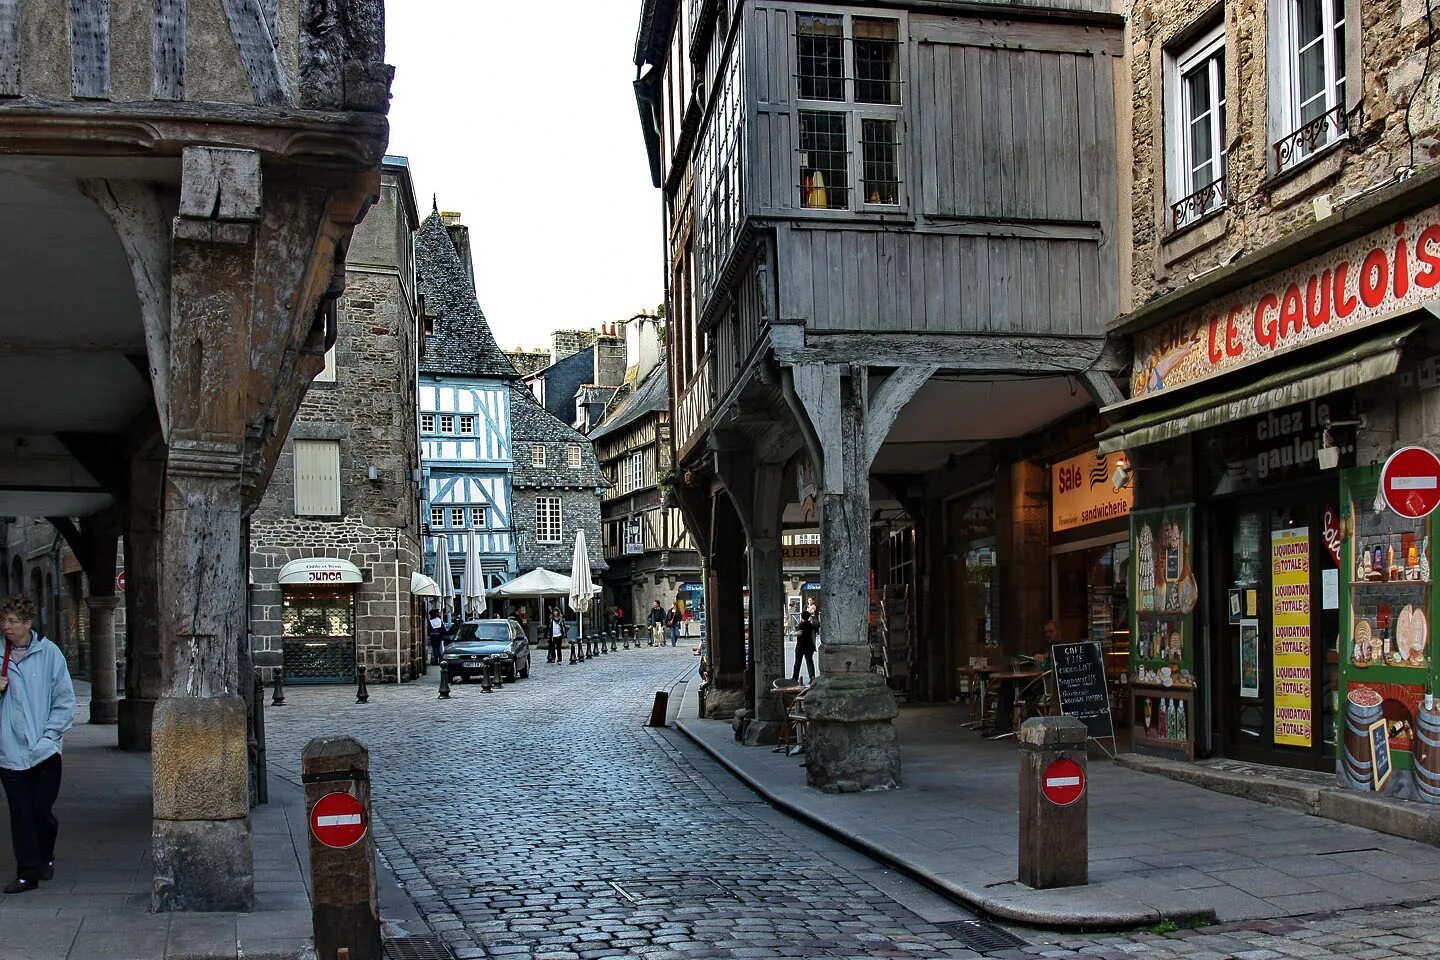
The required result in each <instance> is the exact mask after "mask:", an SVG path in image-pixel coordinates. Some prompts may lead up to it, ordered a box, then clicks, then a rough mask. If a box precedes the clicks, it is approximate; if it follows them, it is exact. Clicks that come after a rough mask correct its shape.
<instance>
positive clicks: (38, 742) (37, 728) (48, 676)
mask: <svg viewBox="0 0 1440 960" xmlns="http://www.w3.org/2000/svg"><path fill="white" fill-rule="evenodd" d="M34 622H35V604H34V602H33V601H32V600H31V599H30V598H29V597H26V596H23V595H18V594H17V595H16V596H13V597H8V598H6V599H5V600H3V601H0V634H4V637H5V659H4V661H3V662H0V784H3V785H4V787H5V799H6V801H7V802H8V803H9V805H10V839H11V842H12V843H13V844H14V847H15V879H14V880H12V881H11V882H10V883H8V884H6V885H5V887H4V891H5V892H6V893H27V892H29V891H31V890H34V889H35V888H36V887H38V886H39V885H40V881H42V880H50V879H52V878H53V877H54V876H55V837H56V835H57V834H58V832H59V829H60V824H59V823H58V822H57V821H56V819H55V813H54V806H55V800H56V798H57V797H59V795H60V753H61V750H62V749H63V748H64V739H65V731H66V730H69V729H70V726H71V724H73V723H74V721H75V688H74V686H73V685H72V684H71V683H70V670H69V669H68V668H67V667H66V665H65V654H63V653H61V652H60V648H59V647H57V646H55V644H53V643H51V642H50V641H49V640H47V639H45V638H44V637H42V636H40V635H39V634H38V633H36V632H35V630H34V629H33V628H32V625H33V624H34Z"/></svg>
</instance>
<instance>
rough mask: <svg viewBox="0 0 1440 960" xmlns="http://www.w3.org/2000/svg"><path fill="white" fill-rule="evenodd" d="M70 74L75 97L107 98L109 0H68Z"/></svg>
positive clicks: (108, 82)
mask: <svg viewBox="0 0 1440 960" xmlns="http://www.w3.org/2000/svg"><path fill="white" fill-rule="evenodd" d="M70 77H71V84H72V89H73V90H74V92H75V97H76V99H78V100H106V99H109V97H110V0H70Z"/></svg>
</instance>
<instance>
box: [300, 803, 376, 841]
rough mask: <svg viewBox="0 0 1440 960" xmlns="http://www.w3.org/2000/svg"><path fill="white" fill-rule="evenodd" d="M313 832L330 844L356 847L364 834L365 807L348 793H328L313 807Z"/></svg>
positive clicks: (320, 839) (311, 820)
mask: <svg viewBox="0 0 1440 960" xmlns="http://www.w3.org/2000/svg"><path fill="white" fill-rule="evenodd" d="M310 832H311V833H313V834H315V839H316V840H319V841H320V842H321V843H323V844H325V846H327V847H334V848H336V849H337V850H343V849H345V848H346V847H353V846H355V844H357V843H359V842H360V838H361V837H363V836H365V808H364V807H362V806H361V805H360V801H359V800H356V799H355V798H354V797H352V796H350V794H348V793H327V794H325V796H323V797H321V798H320V799H319V800H316V801H315V806H314V807H312V808H311V809H310Z"/></svg>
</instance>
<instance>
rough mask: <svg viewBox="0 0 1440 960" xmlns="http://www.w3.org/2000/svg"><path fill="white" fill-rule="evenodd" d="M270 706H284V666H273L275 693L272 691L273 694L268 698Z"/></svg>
mask: <svg viewBox="0 0 1440 960" xmlns="http://www.w3.org/2000/svg"><path fill="white" fill-rule="evenodd" d="M270 706H272V707H283V706H285V668H284V667H276V668H275V693H274V695H273V696H272V697H271V698H270Z"/></svg>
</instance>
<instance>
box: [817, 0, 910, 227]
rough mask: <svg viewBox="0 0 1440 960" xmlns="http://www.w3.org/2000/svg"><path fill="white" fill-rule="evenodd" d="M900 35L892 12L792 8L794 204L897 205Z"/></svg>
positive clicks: (841, 206)
mask: <svg viewBox="0 0 1440 960" xmlns="http://www.w3.org/2000/svg"><path fill="white" fill-rule="evenodd" d="M901 35H902V22H901V21H900V20H899V19H897V18H894V17H873V16H858V15H851V14H838V13H837V14H830V13H803V12H801V13H796V15H795V54H796V67H797V69H796V75H795V83H796V96H797V98H798V101H799V104H800V105H799V107H798V108H797V110H796V117H795V120H796V129H797V130H798V131H799V145H798V150H797V156H798V173H799V178H798V188H799V194H800V206H801V207H803V208H805V209H810V210H862V211H863V210H875V211H884V210H886V209H894V208H898V207H900V206H901V205H902V203H903V200H904V190H903V189H902V188H903V183H904V180H903V176H902V167H901V157H902V155H903V153H904V151H903V150H902V146H901V142H902V132H903V127H902V113H901V96H900V93H901V90H902V88H903V83H904V78H903V76H902V68H903V61H904V57H902V56H901V42H900V38H901Z"/></svg>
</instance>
